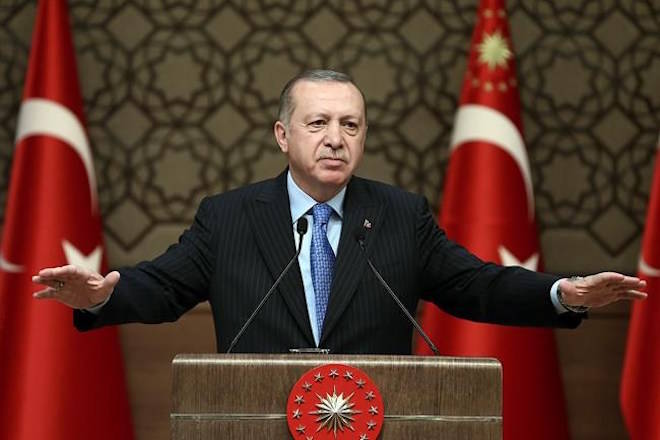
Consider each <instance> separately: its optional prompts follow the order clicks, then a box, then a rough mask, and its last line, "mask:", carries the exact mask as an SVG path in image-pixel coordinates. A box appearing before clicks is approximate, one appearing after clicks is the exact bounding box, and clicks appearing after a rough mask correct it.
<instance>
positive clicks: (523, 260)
mask: <svg viewBox="0 0 660 440" xmlns="http://www.w3.org/2000/svg"><path fill="white" fill-rule="evenodd" d="M522 133H523V130H522V120H521V116H520V98H519V94H518V87H517V81H516V74H515V63H514V56H513V49H512V45H511V38H510V32H509V25H508V20H507V16H506V11H505V5H504V1H503V0H483V1H481V4H480V6H479V9H478V11H477V23H476V26H475V29H474V34H473V36H472V43H471V49H470V55H469V60H468V66H467V71H466V73H465V77H464V82H463V89H462V92H461V98H460V106H459V109H458V113H457V115H456V121H455V126H454V133H453V136H452V142H451V156H450V160H449V166H448V170H447V177H446V181H445V188H444V194H443V200H442V208H441V213H440V223H441V226H442V227H443V228H444V229H445V231H446V232H447V235H448V236H449V237H450V238H452V239H453V240H455V241H457V242H458V243H460V244H462V245H463V246H465V247H466V248H467V249H469V250H470V251H471V252H473V253H475V254H476V255H478V256H479V257H480V258H481V259H483V260H486V261H492V262H496V263H499V264H503V265H519V266H524V267H526V268H528V269H532V270H540V252H539V243H538V236H537V231H536V224H535V219H534V195H533V191H532V180H531V175H530V168H529V162H528V159H527V151H526V148H525V145H524V142H523V138H522ZM549 295H550V292H548V296H549ZM421 320H422V326H423V327H424V328H425V329H428V330H429V334H430V336H431V338H432V339H433V341H434V342H435V344H437V346H438V348H439V350H440V351H441V352H442V353H443V354H448V355H453V356H489V357H495V358H497V359H499V360H500V361H501V362H502V365H503V371H504V373H503V384H504V388H503V401H504V404H503V417H504V439H506V440H514V439H520V440H523V439H524V440H528V439H532V438H533V439H536V440H538V439H548V440H550V439H552V440H561V439H567V438H568V437H569V434H568V427H567V423H566V417H565V409H564V395H563V387H562V381H561V375H560V371H559V366H558V362H557V354H556V345H555V339H554V334H553V331H552V330H550V329H538V328H514V327H504V326H498V325H490V324H478V323H474V322H469V321H466V320H462V319H458V318H454V317H452V316H450V315H448V314H446V313H444V312H442V311H440V310H438V308H437V307H435V306H434V305H432V304H425V305H424V308H423V310H422V315H421ZM418 349H419V351H420V352H422V353H425V354H428V353H429V351H428V349H427V348H426V347H425V346H424V344H419V343H418Z"/></svg>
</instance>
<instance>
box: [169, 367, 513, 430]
mask: <svg viewBox="0 0 660 440" xmlns="http://www.w3.org/2000/svg"><path fill="white" fill-rule="evenodd" d="M328 363H333V364H334V363H337V364H346V365H350V366H354V367H357V368H360V369H361V370H363V371H364V372H365V373H366V374H367V375H369V377H371V379H372V380H373V381H374V382H375V383H376V385H377V386H378V388H379V389H380V392H381V394H382V396H383V402H384V406H385V411H384V413H385V420H384V424H383V429H382V432H381V435H380V437H379V438H380V439H470V440H480V439H493V440H494V439H501V438H502V416H501V415H502V410H501V408H502V404H501V399H502V397H501V396H502V371H501V366H500V363H499V362H498V361H497V360H495V359H484V358H454V357H451V358H450V357H423V356H374V355H317V354H314V355H304V354H303V355H299V354H297V355H293V354H292V355H286V354H276V355H267V354H231V355H224V354H204V355H178V356H176V357H175V358H174V361H173V362H172V367H173V384H172V393H173V394H172V396H173V406H172V414H171V415H170V421H171V427H172V439H173V440H210V439H287V438H292V437H291V434H290V433H289V430H288V427H287V422H286V402H287V398H288V396H289V393H290V391H291V388H292V387H293V385H294V384H295V383H296V381H297V380H298V379H299V378H300V376H302V375H303V374H304V373H305V372H306V371H308V370H309V369H311V368H314V367H317V366H319V365H323V364H328ZM299 438H302V439H304V438H305V437H304V436H302V437H299Z"/></svg>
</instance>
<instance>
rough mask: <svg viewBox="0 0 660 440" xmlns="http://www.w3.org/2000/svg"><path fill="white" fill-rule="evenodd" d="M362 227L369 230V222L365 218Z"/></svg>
mask: <svg viewBox="0 0 660 440" xmlns="http://www.w3.org/2000/svg"><path fill="white" fill-rule="evenodd" d="M362 227H364V228H365V229H371V222H370V221H369V219H366V218H365V219H364V223H363V224H362Z"/></svg>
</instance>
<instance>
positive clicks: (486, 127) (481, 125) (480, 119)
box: [450, 104, 534, 219]
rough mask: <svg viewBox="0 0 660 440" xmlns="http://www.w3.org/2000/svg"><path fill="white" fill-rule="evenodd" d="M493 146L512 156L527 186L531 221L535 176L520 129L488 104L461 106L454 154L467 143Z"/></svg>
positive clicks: (456, 123)
mask: <svg viewBox="0 0 660 440" xmlns="http://www.w3.org/2000/svg"><path fill="white" fill-rule="evenodd" d="M475 141H482V142H488V143H491V144H493V145H495V146H497V147H499V148H501V149H502V150H504V151H505V152H507V153H509V155H510V156H511V158H512V159H513V160H514V162H515V163H516V165H518V168H519V169H520V175H521V176H522V178H523V181H524V183H525V192H526V194H527V209H528V213H529V218H530V219H532V218H534V192H533V188H532V173H531V171H530V168H529V161H528V159H527V150H526V149H525V142H524V141H523V138H522V135H521V134H520V131H518V128H517V127H516V126H515V125H514V124H513V122H511V120H510V119H509V118H508V117H507V116H506V115H504V114H503V113H501V112H499V111H497V110H495V109H493V108H491V107H487V106H484V105H478V104H466V105H462V106H460V107H459V109H458V112H457V113H456V121H455V123H454V132H453V133H452V138H451V144H450V145H451V147H450V153H453V152H454V151H455V150H457V149H458V148H460V147H461V146H462V145H464V144H465V143H466V142H475Z"/></svg>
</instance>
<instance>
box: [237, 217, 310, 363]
mask: <svg viewBox="0 0 660 440" xmlns="http://www.w3.org/2000/svg"><path fill="white" fill-rule="evenodd" d="M296 231H297V232H298V236H299V237H300V238H299V240H298V250H297V251H296V254H295V255H294V256H293V257H292V258H291V260H290V261H289V263H288V264H287V265H286V267H285V268H284V270H283V271H282V273H280V276H279V277H277V279H276V280H275V282H274V283H273V285H272V286H271V287H270V290H268V292H267V293H266V295H265V296H264V297H263V299H262V300H261V302H260V303H259V305H258V306H257V307H256V308H255V309H254V312H252V314H251V315H250V317H249V318H248V319H247V321H245V324H243V327H241V329H240V330H239V331H238V333H237V334H236V337H234V340H233V341H231V344H230V345H229V348H228V349H227V353H228V354H229V353H231V351H232V350H233V349H234V346H235V345H236V343H238V340H239V339H240V338H241V336H243V333H245V330H247V328H248V327H249V326H250V324H251V323H252V321H253V320H254V318H255V317H256V316H257V314H258V313H259V310H261V308H262V307H263V306H264V304H266V301H268V298H270V297H271V295H272V294H273V292H275V289H276V288H277V286H279V284H280V282H281V281H282V279H283V278H284V275H286V274H287V273H288V272H289V269H290V268H291V266H293V262H294V261H296V260H297V259H298V255H300V250H301V249H302V242H303V236H304V235H305V234H306V233H307V219H306V218H305V217H300V219H298V223H297V224H296Z"/></svg>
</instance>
